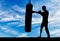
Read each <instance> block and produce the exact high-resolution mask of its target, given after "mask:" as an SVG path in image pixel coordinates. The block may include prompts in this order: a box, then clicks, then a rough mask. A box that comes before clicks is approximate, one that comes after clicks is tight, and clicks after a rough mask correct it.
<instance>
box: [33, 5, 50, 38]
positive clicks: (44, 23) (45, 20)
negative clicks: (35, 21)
mask: <svg viewBox="0 0 60 41" xmlns="http://www.w3.org/2000/svg"><path fill="white" fill-rule="evenodd" d="M42 10H43V12H41V11H39V12H35V11H33V12H35V13H38V14H41V15H42V17H43V20H42V24H41V29H40V37H41V33H42V29H43V27H45V30H46V33H47V35H48V37H50V34H49V30H48V16H49V12H48V11H47V10H46V6H42Z"/></svg>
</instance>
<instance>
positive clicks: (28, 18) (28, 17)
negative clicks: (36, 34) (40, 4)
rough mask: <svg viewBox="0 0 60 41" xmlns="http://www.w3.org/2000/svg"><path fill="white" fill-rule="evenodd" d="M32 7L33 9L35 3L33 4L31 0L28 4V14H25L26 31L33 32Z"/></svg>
mask: <svg viewBox="0 0 60 41" xmlns="http://www.w3.org/2000/svg"><path fill="white" fill-rule="evenodd" d="M32 9H33V5H32V4H31V0H29V3H28V4H27V5H26V16H25V31H26V32H31V22H32Z"/></svg>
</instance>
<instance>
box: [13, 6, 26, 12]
mask: <svg viewBox="0 0 60 41" xmlns="http://www.w3.org/2000/svg"><path fill="white" fill-rule="evenodd" d="M12 8H13V9H14V10H16V11H19V12H25V9H24V8H22V7H19V6H18V5H14V6H13V7H12Z"/></svg>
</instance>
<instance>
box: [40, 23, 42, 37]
mask: <svg viewBox="0 0 60 41" xmlns="http://www.w3.org/2000/svg"><path fill="white" fill-rule="evenodd" d="M42 29H43V24H42V25H41V28H40V37H41V34H42Z"/></svg>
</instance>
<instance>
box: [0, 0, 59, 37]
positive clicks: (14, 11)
mask: <svg viewBox="0 0 60 41" xmlns="http://www.w3.org/2000/svg"><path fill="white" fill-rule="evenodd" d="M28 1H29V0H0V37H38V36H39V35H40V24H41V22H42V16H41V15H39V14H37V13H33V14H32V17H33V18H32V31H31V32H25V31H24V28H25V9H26V4H27V3H28ZM31 2H32V4H33V10H34V11H39V10H41V11H42V8H41V7H42V6H43V5H45V6H46V7H47V10H48V11H49V20H48V21H49V23H48V28H49V32H50V36H51V37H60V19H59V18H60V0H32V1H31ZM42 37H47V34H46V32H45V29H43V32H42Z"/></svg>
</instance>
